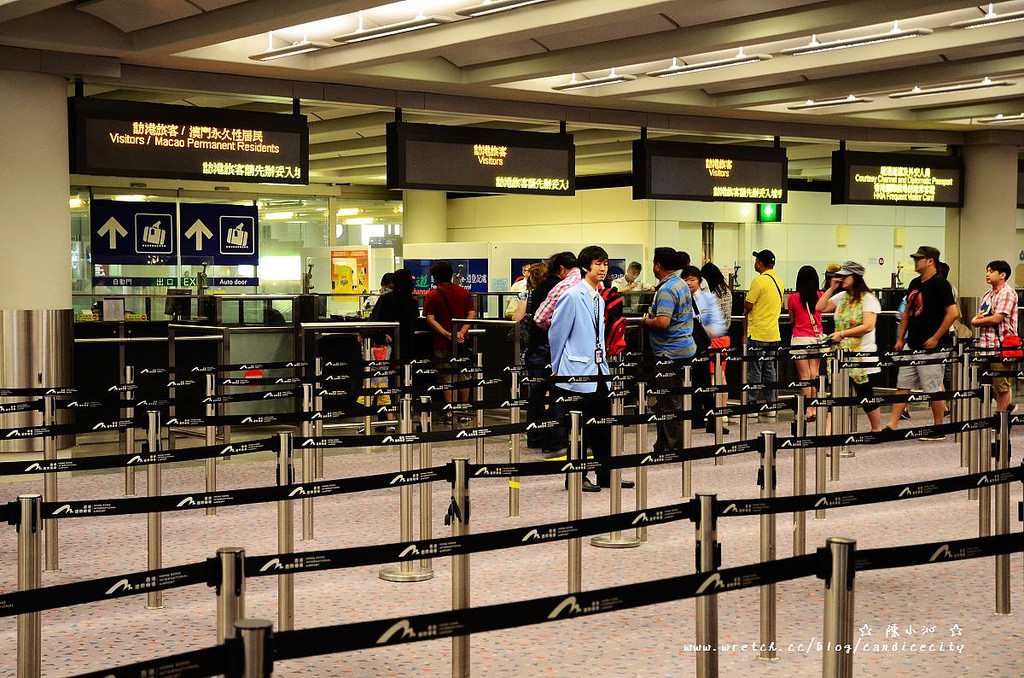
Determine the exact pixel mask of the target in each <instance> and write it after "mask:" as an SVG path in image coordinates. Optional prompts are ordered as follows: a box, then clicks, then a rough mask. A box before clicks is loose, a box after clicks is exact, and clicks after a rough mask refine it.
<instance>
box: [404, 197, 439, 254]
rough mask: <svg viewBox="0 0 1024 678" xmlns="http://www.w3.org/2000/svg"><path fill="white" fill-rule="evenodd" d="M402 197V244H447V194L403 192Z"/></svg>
mask: <svg viewBox="0 0 1024 678" xmlns="http://www.w3.org/2000/svg"><path fill="white" fill-rule="evenodd" d="M404 195H405V205H404V210H403V214H402V216H403V219H402V224H403V226H402V231H403V233H402V240H403V242H404V243H406V244H408V243H421V242H428V243H429V242H448V194H447V193H445V192H444V191H405V193H404Z"/></svg>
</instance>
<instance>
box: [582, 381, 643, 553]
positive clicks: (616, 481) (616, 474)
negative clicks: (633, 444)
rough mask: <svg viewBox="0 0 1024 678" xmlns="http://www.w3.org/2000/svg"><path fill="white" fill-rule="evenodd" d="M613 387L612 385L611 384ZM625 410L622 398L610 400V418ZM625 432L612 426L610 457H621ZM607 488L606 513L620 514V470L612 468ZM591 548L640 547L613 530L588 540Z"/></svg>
mask: <svg viewBox="0 0 1024 678" xmlns="http://www.w3.org/2000/svg"><path fill="white" fill-rule="evenodd" d="M613 372H615V373H621V369H619V368H615V369H614V370H613ZM613 385H614V384H613ZM624 410H625V405H624V404H623V402H622V396H621V395H616V396H615V397H614V398H612V416H619V415H621V414H622V413H623V411H624ZM624 436H625V432H624V431H623V430H622V426H621V425H620V424H616V425H615V426H612V431H611V438H612V444H611V457H612V458H613V459H614V458H615V457H620V456H622V448H623V446H624V443H625V438H624ZM609 476H610V478H609V482H608V484H609V486H610V487H609V488H608V513H609V514H610V515H613V516H614V515H616V514H619V513H622V470H621V469H618V468H613V469H612V470H611V473H610V474H609ZM590 544H591V546H596V547H598V548H607V549H621V548H635V547H637V546H640V540H639V539H637V538H636V536H633V535H629V536H623V535H622V531H621V530H614V531H612V532H610V533H608V534H599V535H597V536H595V537H591V538H590Z"/></svg>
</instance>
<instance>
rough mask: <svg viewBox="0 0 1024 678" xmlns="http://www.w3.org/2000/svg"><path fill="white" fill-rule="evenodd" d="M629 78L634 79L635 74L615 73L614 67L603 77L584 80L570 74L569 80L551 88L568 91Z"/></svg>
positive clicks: (614, 82) (626, 80)
mask: <svg viewBox="0 0 1024 678" xmlns="http://www.w3.org/2000/svg"><path fill="white" fill-rule="evenodd" d="M630 80H636V76H635V75H629V74H627V73H616V72H615V69H614V68H613V69H612V72H611V73H609V74H608V75H606V76H604V77H603V78H588V79H586V80H577V79H576V74H575V73H573V74H572V78H571V79H570V80H569V82H567V83H564V84H562V85H555V86H554V87H552V88H551V89H553V90H555V91H558V92H568V91H570V90H574V89H586V88H588V87H601V86H603V85H614V84H616V83H619V82H629V81H630Z"/></svg>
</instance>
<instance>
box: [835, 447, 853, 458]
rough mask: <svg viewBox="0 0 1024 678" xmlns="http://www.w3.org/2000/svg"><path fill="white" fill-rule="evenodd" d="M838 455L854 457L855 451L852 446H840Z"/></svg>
mask: <svg viewBox="0 0 1024 678" xmlns="http://www.w3.org/2000/svg"><path fill="white" fill-rule="evenodd" d="M839 456H840V457H856V456H857V453H856V452H854V451H853V448H850V447H842V448H840V449H839Z"/></svg>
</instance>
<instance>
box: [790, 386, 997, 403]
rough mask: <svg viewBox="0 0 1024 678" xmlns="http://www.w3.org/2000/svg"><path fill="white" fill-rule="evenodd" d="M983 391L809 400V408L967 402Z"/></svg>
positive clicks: (970, 390)
mask: <svg viewBox="0 0 1024 678" xmlns="http://www.w3.org/2000/svg"><path fill="white" fill-rule="evenodd" d="M981 391H982V390H981V389H980V388H976V389H968V390H961V391H940V392H939V393H897V394H893V395H887V396H873V397H871V398H861V397H858V396H850V397H846V398H830V397H827V396H826V397H821V398H817V397H816V398H809V399H808V400H807V406H808V407H836V406H840V407H843V406H854V405H888V404H892V403H923V402H931V401H933V400H966V399H967V398H980V397H981Z"/></svg>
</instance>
